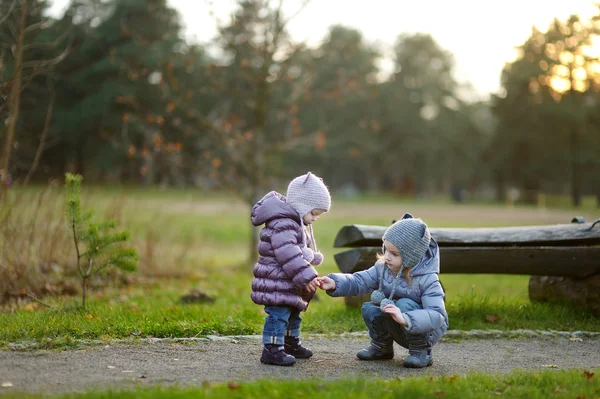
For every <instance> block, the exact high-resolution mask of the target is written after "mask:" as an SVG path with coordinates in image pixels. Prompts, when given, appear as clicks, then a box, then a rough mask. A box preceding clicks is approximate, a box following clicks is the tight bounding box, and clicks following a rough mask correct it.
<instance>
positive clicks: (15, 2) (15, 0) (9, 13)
mask: <svg viewBox="0 0 600 399" xmlns="http://www.w3.org/2000/svg"><path fill="white" fill-rule="evenodd" d="M16 5H17V0H13V2H12V4H11V5H10V8H9V9H8V11H7V12H6V15H4V17H2V18H0V25H2V24H3V23H4V22H5V21H6V20H7V19H8V17H10V16H11V14H12V11H13V9H14V8H15V6H16Z"/></svg>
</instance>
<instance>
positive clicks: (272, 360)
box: [260, 344, 296, 366]
mask: <svg viewBox="0 0 600 399" xmlns="http://www.w3.org/2000/svg"><path fill="white" fill-rule="evenodd" d="M260 362H261V363H264V364H274V365H276V366H293V365H294V364H295V363H296V358H295V357H294V356H292V355H288V354H287V353H285V351H284V347H283V346H282V345H270V344H266V345H265V348H264V349H263V352H262V356H261V357H260Z"/></svg>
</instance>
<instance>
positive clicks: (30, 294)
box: [27, 292, 54, 309]
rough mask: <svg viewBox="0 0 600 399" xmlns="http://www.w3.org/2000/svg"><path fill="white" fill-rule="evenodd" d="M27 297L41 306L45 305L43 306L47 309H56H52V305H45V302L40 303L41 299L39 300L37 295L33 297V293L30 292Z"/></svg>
mask: <svg viewBox="0 0 600 399" xmlns="http://www.w3.org/2000/svg"><path fill="white" fill-rule="evenodd" d="M27 296H28V297H29V298H31V299H33V300H34V301H36V302H37V303H39V304H40V305H43V306H45V307H47V308H50V309H54V307H52V306H50V305H47V304H45V303H44V302H42V301H40V300H39V299H38V298H37V297H36V296H35V295H33V294H32V293H30V292H28V293H27Z"/></svg>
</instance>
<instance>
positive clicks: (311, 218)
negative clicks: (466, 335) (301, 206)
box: [303, 209, 327, 224]
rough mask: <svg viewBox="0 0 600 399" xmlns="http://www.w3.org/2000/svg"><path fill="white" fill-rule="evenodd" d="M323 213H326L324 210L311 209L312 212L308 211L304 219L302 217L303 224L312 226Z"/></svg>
mask: <svg viewBox="0 0 600 399" xmlns="http://www.w3.org/2000/svg"><path fill="white" fill-rule="evenodd" d="M325 212H327V211H326V210H325V209H313V210H312V211H310V212H308V213H307V214H306V215H304V217H303V219H304V223H306V224H313V223H314V222H316V221H317V219H318V218H319V216H321V215H322V214H324V213H325Z"/></svg>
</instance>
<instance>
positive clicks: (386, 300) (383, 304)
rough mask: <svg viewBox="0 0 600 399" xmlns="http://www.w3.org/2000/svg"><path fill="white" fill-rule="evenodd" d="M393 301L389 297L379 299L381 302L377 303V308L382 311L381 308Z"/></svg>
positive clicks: (391, 303)
mask: <svg viewBox="0 0 600 399" xmlns="http://www.w3.org/2000/svg"><path fill="white" fill-rule="evenodd" d="M393 304H394V301H392V300H391V299H389V298H385V299H383V300H382V301H381V304H380V305H379V309H381V311H382V312H383V308H385V307H386V306H387V305H393Z"/></svg>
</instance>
